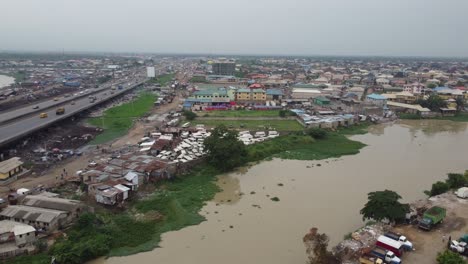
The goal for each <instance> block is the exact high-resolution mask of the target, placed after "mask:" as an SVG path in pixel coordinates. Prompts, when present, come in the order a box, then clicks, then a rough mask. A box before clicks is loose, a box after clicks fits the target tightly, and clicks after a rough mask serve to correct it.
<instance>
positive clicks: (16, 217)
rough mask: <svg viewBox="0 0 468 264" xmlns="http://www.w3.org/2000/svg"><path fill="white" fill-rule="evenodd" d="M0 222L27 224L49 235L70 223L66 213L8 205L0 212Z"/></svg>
mask: <svg viewBox="0 0 468 264" xmlns="http://www.w3.org/2000/svg"><path fill="white" fill-rule="evenodd" d="M0 220H10V221H15V222H18V223H23V224H28V225H31V226H33V227H34V228H36V229H37V230H40V231H44V232H47V233H50V232H52V231H55V230H57V229H60V228H62V227H64V226H65V225H67V224H68V223H70V219H69V218H68V212H65V211H59V210H51V209H44V208H37V207H30V206H24V205H10V206H8V207H7V208H5V209H3V211H2V212H0Z"/></svg>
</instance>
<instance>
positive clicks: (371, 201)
mask: <svg viewBox="0 0 468 264" xmlns="http://www.w3.org/2000/svg"><path fill="white" fill-rule="evenodd" d="M367 198H368V201H367V203H366V204H365V205H364V208H362V209H361V211H360V213H361V214H362V218H363V220H365V219H373V220H376V221H382V220H384V219H388V220H390V221H392V222H400V221H403V220H405V216H406V213H407V212H409V205H408V204H402V203H400V202H399V201H398V200H399V199H401V196H400V195H399V194H397V193H396V192H394V191H390V190H385V191H377V192H370V193H368V194H367Z"/></svg>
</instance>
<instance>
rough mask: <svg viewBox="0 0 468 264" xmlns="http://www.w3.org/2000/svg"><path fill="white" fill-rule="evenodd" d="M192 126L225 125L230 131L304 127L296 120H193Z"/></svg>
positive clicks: (300, 128)
mask: <svg viewBox="0 0 468 264" xmlns="http://www.w3.org/2000/svg"><path fill="white" fill-rule="evenodd" d="M192 124H204V125H205V126H209V127H216V126H219V125H225V126H227V127H229V128H232V129H247V130H278V131H301V130H303V129H304V127H303V126H302V125H301V124H299V122H297V121H296V120H201V119H200V120H194V121H192Z"/></svg>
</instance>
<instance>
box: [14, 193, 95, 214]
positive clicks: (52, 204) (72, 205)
mask: <svg viewBox="0 0 468 264" xmlns="http://www.w3.org/2000/svg"><path fill="white" fill-rule="evenodd" d="M21 203H22V205H26V206H32V207H37V208H44V209H52V210H59V211H65V212H67V213H68V216H69V217H71V218H77V217H78V216H79V215H80V214H81V213H83V211H85V210H86V206H85V205H84V204H82V203H81V202H80V201H76V200H69V199H63V198H57V197H47V196H45V195H40V194H39V195H27V196H26V197H25V198H24V199H23V200H22V202H21Z"/></svg>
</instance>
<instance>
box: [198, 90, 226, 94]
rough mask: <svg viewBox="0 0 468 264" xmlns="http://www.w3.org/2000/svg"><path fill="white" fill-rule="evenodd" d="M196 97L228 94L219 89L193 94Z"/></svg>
mask: <svg viewBox="0 0 468 264" xmlns="http://www.w3.org/2000/svg"><path fill="white" fill-rule="evenodd" d="M193 94H194V95H213V94H218V95H227V92H226V90H225V89H223V90H219V89H209V90H201V91H196V92H194V93H193Z"/></svg>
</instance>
